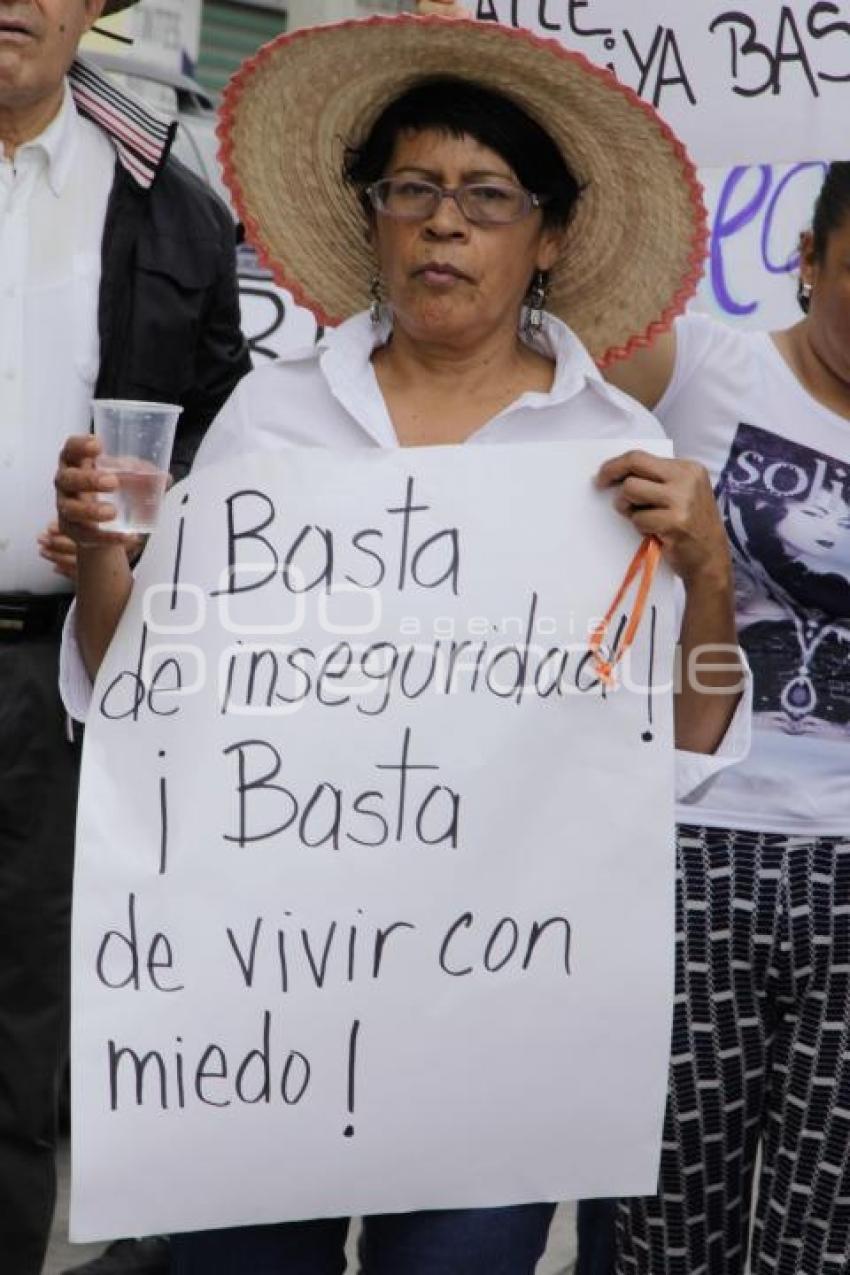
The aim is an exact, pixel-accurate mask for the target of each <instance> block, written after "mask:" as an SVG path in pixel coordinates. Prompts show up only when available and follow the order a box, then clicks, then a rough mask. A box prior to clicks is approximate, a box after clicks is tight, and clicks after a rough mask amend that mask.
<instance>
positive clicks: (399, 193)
mask: <svg viewBox="0 0 850 1275" xmlns="http://www.w3.org/2000/svg"><path fill="white" fill-rule="evenodd" d="M366 194H367V195H368V197H369V199H370V201H371V203H372V206H373V208H375V209H376V210H377V211H378V212H379V213H384V214H385V215H386V216H387V217H395V218H397V219H398V220H399V221H426V220H427V219H428V218H429V217H433V216H434V214H435V213H436V211H437V209H438V208H439V206H440V204H441V203H442V201H443V200H444V199H453V200H454V201H455V203H456V204H457V206H458V208H459V209H460V211H461V212H462V213H463V215H464V217H465V218H466V220H467V221H471V222H472V224H473V225H475V226H509V225H510V224H511V222H514V221H521V220H522V218H523V217H527V216H528V214H529V213H530V212H532V210H533V209H535V208H540V207H541V206H542V204H543V202H544V201H543V199H542V198H541V197H540V196H539V195H532V193H531V192H530V191H528V190H524V189H523V187H522V186H514V185H511V184H509V183H507V182H469V183H467V184H464V185H463V186H455V187H453V188H450V187H448V186H438V185H437V184H436V183H435V182H428V181H420V180H417V179H415V178H410V177H384V178H383V179H382V180H381V181H377V182H373V183H372V185H371V186H367V187H366Z"/></svg>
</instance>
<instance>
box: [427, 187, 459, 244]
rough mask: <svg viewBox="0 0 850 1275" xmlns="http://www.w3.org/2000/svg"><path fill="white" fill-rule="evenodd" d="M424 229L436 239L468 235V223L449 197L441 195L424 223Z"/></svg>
mask: <svg viewBox="0 0 850 1275" xmlns="http://www.w3.org/2000/svg"><path fill="white" fill-rule="evenodd" d="M425 229H426V230H427V231H429V232H431V233H432V234H434V235H435V236H437V237H438V238H445V237H450V238H455V237H463V238H466V236H467V235H468V234H469V222H468V221H467V220H466V218H465V217H464V215H463V213H462V212H461V211H460V208H459V207H458V204H457V201H456V200H455V199H454V198H453V197H452V196H451V195H443V198H442V199H441V200H440V202H439V204H438V205H437V207H436V208H435V209H434V211H433V213H432V214H431V216H430V217H429V218H428V220H427V221H426V222H425Z"/></svg>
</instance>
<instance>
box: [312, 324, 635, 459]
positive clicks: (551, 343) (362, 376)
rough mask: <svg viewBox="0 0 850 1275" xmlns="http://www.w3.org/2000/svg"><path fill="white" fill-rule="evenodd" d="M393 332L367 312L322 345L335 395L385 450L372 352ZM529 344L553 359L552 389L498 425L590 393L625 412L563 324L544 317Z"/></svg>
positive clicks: (527, 397)
mask: <svg viewBox="0 0 850 1275" xmlns="http://www.w3.org/2000/svg"><path fill="white" fill-rule="evenodd" d="M391 330H392V322H391V320H390V319H389V318H387V317H385V318H384V319H382V321H381V322H380V323H378V324H373V323H372V322H371V319H370V317H369V315H368V313H366V312H363V313H361V314H355V315H354V316H353V318H351V319H347V320H346V321H345V323H342V324H340V326H339V327H338V328H333V329H331V330H330V331H328V332H326V334H325V336H324V337H323V339H322V342H321V345H320V350H321V358H320V364H321V368H322V372H323V374H324V377H325V380H326V381H327V383H328V385H329V387H330V390H331V393H332V394H333V395H334V397H335V398H336V399H337V400H338V402H340V403H341V404H342V406H343V407H344V408H345V409H346V411H348V412H349V413H350V414H351V415H352V416H354V417H355V418H356V419H357V420H359V421H360V422H361V423H363V424H364V426H365V427H366V428H367V429H368V431H369V433H370V434H371V435H372V436H373V437H374V438H375V441H376V442H378V443H380V444H381V446H384V447H387V446H390V447H391V446H395V445H397V439H396V434H395V430H394V429H393V426H392V421H391V420H390V417H389V413H388V412H387V408H386V404H385V402H384V399H383V395H382V394H381V392H380V390H379V388H378V382H377V378H376V377H375V373H374V370H373V368H372V361H371V360H372V354H373V352H374V350H375V349H376V348H377V347H378V346H379V345H383V344H384V343H385V342H386V341H387V338H388V337H389V335H390V332H391ZM529 344H533V345H534V347H535V348H536V349H538V350H539V351H540V352H541V353H542V354H546V355H547V356H548V357H549V358H551V359H554V362H555V377H554V380H553V382H552V388H551V389H550V390H549V391H548V392H546V393H541V392H533V391H530V392H528V393H526V394H522V395H521V396H520V397H519V398H518V399H516V400H515V401H514V402H513V403H512V404H511V405H510V407H506V408H505V410H504V411H503V412H500V413H499V416H498V417H496V418H494V419H500V418H501V417H504V416H508V415H510V414H511V413H512V412H515V411H517V410H519V409H520V408H541V407H554V406H555V405H556V404H558V403H565V402H567V401H568V400H569V399H571V398H574V397H575V396H576V395H577V394H580V393H581V391H582V390H585V389H588V388H590V389H591V390H593V391H594V392H597V393H599V394H600V395H601V396H602V397H605V398H610V399H611V400H612V402H613V403H614V405H615V406H619V407H622V406H623V405H622V403H621V402H620V400H619V398H616V397H613V396H612V395H611V393H610V391H609V387H608V386H607V385H606V383H605V381H604V380H603V379H602V376H601V374H600V372H599V369H598V368H597V366H596V364H595V363H594V362H593V359H592V358H591V357H590V355H589V354H588V352H587V350H586V349H585V347H584V345H583V344H582V343H581V341H580V340H579V338H578V337H577V336H576V335H575V333H574V332H573V331H572V330H571V329H570V328H568V327H567V325H566V323H564V322H562V320H561V319H556V318H555V316H554V315H551V314H547V315H545V316H544V322H543V328H542V330H541V332H540V334H539V335H538V336H537V337H536V338H535V339H534V341H533V342H531V341H529ZM623 410H625V408H624V409H623Z"/></svg>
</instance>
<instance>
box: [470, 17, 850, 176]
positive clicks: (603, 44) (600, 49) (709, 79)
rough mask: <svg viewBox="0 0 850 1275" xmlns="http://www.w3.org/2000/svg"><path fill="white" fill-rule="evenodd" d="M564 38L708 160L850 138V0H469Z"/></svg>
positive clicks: (808, 155)
mask: <svg viewBox="0 0 850 1275" xmlns="http://www.w3.org/2000/svg"><path fill="white" fill-rule="evenodd" d="M466 7H467V8H468V9H469V11H470V13H471V14H473V15H474V16H477V17H478V18H479V19H480V20H481V21H484V22H500V23H503V24H506V25H509V26H513V27H526V28H528V29H529V30H531V31H534V32H535V33H536V34H538V35H542V36H547V37H549V38H551V39H557V40H561V41H562V42H563V43H564V44H566V45H568V46H569V47H570V48H573V49H578V50H579V51H580V52H581V53H583V54H584V55H585V56H586V57H588V58H589V59H590V60H591V61H592V62H596V63H598V64H599V65H601V66H607V67H608V68H609V69H610V70H611V71H613V72H614V74H615V75H616V76H617V78H618V79H619V80H620V81H621V82H622V83H623V84H626V85H628V86H629V87H630V88H632V89H634V90H635V92H636V93H638V94H639V95H640V96H641V97H643V98H645V99H646V101H648V102H651V103H652V104H653V105H654V106H655V107H657V108H658V110H659V111H660V112H661V114H662V115H663V116H664V118H665V119H666V120H667V122H668V123H669V124H670V125H671V127H672V128H673V129H674V131H675V132H676V133H677V134H678V136H679V137H681V139H682V141H683V142H684V143H685V145H686V146H687V147H688V150H689V151H690V152H691V154H692V155H693V157H694V159H695V160H696V162H697V163H698V164H701V165H706V166H711V165H714V166H724V165H726V164H732V163H741V164H751V163H758V162H762V161H764V162H780V163H781V162H796V161H799V160H806V159H833V158H836V157H838V156H840V155H842V154H844V153H846V148H847V124H846V120H847V93H848V88H847V86H848V83H850V0H834V2H833V0H789V3H786V4H779V3H773V2H772V0H769V2H768V3H766V2H765V0H735V2H734V3H730V2H729V0H687V3H686V4H683V3H682V0H643V2H642V3H640V4H636V3H634V0H468V3H467V4H466Z"/></svg>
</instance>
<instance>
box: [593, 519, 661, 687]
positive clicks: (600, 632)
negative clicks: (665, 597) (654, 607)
mask: <svg viewBox="0 0 850 1275" xmlns="http://www.w3.org/2000/svg"><path fill="white" fill-rule="evenodd" d="M660 562H661V543H660V541H659V540H657V539H656V538H655V536H646V537H645V538H644V539H643V540H642V541H641V543H640V545H639V546H638V550H637V553H636V554H635V556H634V557H633V558H632V560H631V562H630V563H629V568H628V570H627V572H626V574H625V577H624V578H623V583H622V584H621V585H620V588H619V589H618V591H617V596H616V598H615V599H614V601H613V602H612V603H611V605H610V607H609V608H608V611H607V613H606V615H605V617H604V619H602V620H600V621H599V623H598V624H597V626H596V628H595V629H594V630H593V633H592V634H591V637H590V650H591V651H592V653H593V667H594V669H595V671H596V673H597V674H598V675H599V677H600V679H601V680H602V682H603V683H604V684H605V686H608V687H612V686H613V685H614V669H615V668H616V667H617V665H618V664H619V663H620V660H621V659H622V658H623V656H624V655H625V654H626V651H628V649H629V647H630V646H631V645H632V643H633V642H634V640H635V638H636V637H637V631H638V629H639V628H640V622H641V620H642V619H643V613H644V611H645V610H646V603H647V600H648V598H649V594H650V590H651V589H652V584H653V581H654V580H655V573H656V572H657V570H658V565H659V563H660ZM638 576H640V584H639V585H638V591H637V596H636V598H635V604H634V607H633V609H632V614H631V616H630V617H629V622H628V624H627V625H626V631H625V633H624V634H623V640H622V642H621V643H620V645H619V647H618V649H617V650H616V651H615V652H614V656H613V658H612V659H606V658H605V656H604V655H603V654H602V643H603V642H604V640H605V634H606V633H607V632H608V627H609V625H610V624H611V621H612V620H613V618H614V614H615V612H616V610H617V608H618V607H619V606H620V604H621V603H622V601H623V599H624V598H625V596H626V594H627V593H628V591H629V589H630V588H631V587H632V584H633V583H634V581H635V580H636V578H637V577H638Z"/></svg>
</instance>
